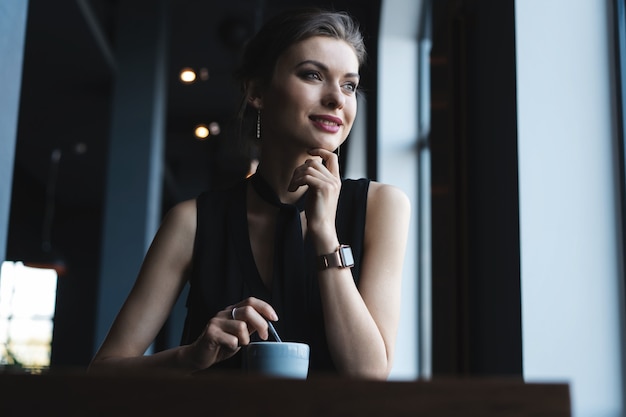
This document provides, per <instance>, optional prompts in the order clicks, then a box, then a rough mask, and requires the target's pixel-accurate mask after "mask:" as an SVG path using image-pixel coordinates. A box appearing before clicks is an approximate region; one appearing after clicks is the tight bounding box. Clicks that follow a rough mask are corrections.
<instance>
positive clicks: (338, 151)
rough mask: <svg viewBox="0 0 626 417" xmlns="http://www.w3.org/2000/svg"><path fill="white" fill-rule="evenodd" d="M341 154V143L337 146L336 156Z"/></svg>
mask: <svg viewBox="0 0 626 417" xmlns="http://www.w3.org/2000/svg"><path fill="white" fill-rule="evenodd" d="M340 156H341V145H339V146H337V158H339V157H340Z"/></svg>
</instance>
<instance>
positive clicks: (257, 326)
mask: <svg viewBox="0 0 626 417" xmlns="http://www.w3.org/2000/svg"><path fill="white" fill-rule="evenodd" d="M235 318H236V320H233V321H234V322H239V323H245V325H246V334H247V336H248V337H249V335H251V334H253V333H254V332H258V334H259V336H260V337H261V339H264V340H265V339H267V338H268V336H269V334H268V326H267V319H266V318H265V317H263V316H262V315H261V314H260V313H259V312H258V311H257V310H256V309H255V308H254V307H252V306H243V307H238V308H237V309H236V310H235ZM244 344H247V343H244Z"/></svg>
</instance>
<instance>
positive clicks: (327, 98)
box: [322, 84, 346, 109]
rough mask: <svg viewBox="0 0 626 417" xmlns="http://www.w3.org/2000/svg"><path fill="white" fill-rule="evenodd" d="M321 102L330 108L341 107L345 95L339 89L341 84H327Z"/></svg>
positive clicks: (344, 100) (344, 101)
mask: <svg viewBox="0 0 626 417" xmlns="http://www.w3.org/2000/svg"><path fill="white" fill-rule="evenodd" d="M322 103H323V104H324V106H325V107H328V108H331V109H341V108H343V106H344V104H345V103H346V97H345V96H344V95H343V92H342V91H341V86H339V85H335V84H333V85H329V86H328V87H327V88H326V90H325V91H324V97H323V99H322Z"/></svg>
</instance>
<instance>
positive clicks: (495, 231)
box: [430, 0, 522, 376]
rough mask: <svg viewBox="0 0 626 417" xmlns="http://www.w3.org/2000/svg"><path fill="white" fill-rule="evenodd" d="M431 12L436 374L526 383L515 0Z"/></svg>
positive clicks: (461, 1)
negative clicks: (511, 377) (493, 377)
mask: <svg viewBox="0 0 626 417" xmlns="http://www.w3.org/2000/svg"><path fill="white" fill-rule="evenodd" d="M433 7H434V9H433V14H434V21H433V23H434V27H433V48H432V55H431V71H432V76H431V80H432V92H431V97H432V113H431V114H432V124H431V127H432V130H431V142H430V143H431V150H432V154H431V155H432V193H433V194H432V254H433V268H432V294H433V374H434V375H435V376H437V375H442V374H460V375H519V376H521V375H522V344H521V299H520V294H521V293H520V245H519V198H518V179H517V110H516V73H515V6H514V1H513V0H446V1H439V0H438V1H435V2H433Z"/></svg>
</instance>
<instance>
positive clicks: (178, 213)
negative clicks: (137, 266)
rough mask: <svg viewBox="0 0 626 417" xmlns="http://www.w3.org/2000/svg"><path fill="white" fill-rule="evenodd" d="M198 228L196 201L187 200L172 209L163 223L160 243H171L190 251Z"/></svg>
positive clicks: (159, 234)
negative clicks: (164, 241)
mask: <svg viewBox="0 0 626 417" xmlns="http://www.w3.org/2000/svg"><path fill="white" fill-rule="evenodd" d="M196 227H197V209H196V200H195V199H192V200H186V201H183V202H180V203H178V204H176V205H175V206H174V207H172V208H171V209H170V210H169V211H168V212H167V214H166V215H165V217H164V218H163V222H162V223H161V227H160V228H159V232H158V233H157V240H158V241H163V240H166V241H169V242H171V243H176V244H177V245H181V249H182V248H185V249H187V251H189V250H190V249H191V247H192V245H193V241H194V239H195V235H196Z"/></svg>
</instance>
